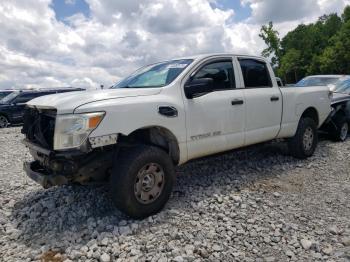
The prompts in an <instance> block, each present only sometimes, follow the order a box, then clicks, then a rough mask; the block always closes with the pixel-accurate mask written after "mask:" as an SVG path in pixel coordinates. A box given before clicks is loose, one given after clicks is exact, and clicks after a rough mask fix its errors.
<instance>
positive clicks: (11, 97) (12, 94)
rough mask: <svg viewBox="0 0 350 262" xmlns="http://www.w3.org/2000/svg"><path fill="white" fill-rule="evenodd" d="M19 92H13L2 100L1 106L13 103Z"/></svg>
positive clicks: (0, 101)
mask: <svg viewBox="0 0 350 262" xmlns="http://www.w3.org/2000/svg"><path fill="white" fill-rule="evenodd" d="M18 94H19V92H12V93H11V94H9V95H7V96H5V97H4V98H3V99H1V100H0V104H8V103H10V101H12V100H13V99H14V98H15V97H16V96H17V95H18Z"/></svg>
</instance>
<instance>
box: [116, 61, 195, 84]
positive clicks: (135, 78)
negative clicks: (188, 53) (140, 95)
mask: <svg viewBox="0 0 350 262" xmlns="http://www.w3.org/2000/svg"><path fill="white" fill-rule="evenodd" d="M192 61H193V60H192V59H182V60H172V61H167V62H162V63H158V64H153V65H149V66H146V67H143V68H141V69H139V70H137V71H136V72H135V73H133V74H132V75H131V76H129V77H127V78H125V79H124V80H122V81H120V82H118V83H117V84H115V85H114V86H112V87H111V88H151V87H162V86H166V85H169V84H170V83H171V82H172V81H174V79H175V78H176V77H178V75H180V74H181V72H182V71H183V70H185V68H186V67H187V66H188V65H189V64H191V63H192Z"/></svg>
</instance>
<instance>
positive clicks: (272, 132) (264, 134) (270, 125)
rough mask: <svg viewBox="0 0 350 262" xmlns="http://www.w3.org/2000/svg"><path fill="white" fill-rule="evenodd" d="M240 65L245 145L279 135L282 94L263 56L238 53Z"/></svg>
mask: <svg viewBox="0 0 350 262" xmlns="http://www.w3.org/2000/svg"><path fill="white" fill-rule="evenodd" d="M238 64H239V66H240V69H241V77H242V84H244V97H245V100H246V114H245V130H246V133H245V145H250V144H255V143H259V142H264V141H268V140H271V139H274V138H276V136H277V135H278V132H279V130H280V124H281V117H282V95H281V92H280V90H279V88H278V87H277V86H273V83H272V79H271V75H272V73H273V72H272V71H270V70H272V69H271V68H270V67H269V66H268V65H267V64H266V62H265V61H264V60H260V59H254V58H244V57H238Z"/></svg>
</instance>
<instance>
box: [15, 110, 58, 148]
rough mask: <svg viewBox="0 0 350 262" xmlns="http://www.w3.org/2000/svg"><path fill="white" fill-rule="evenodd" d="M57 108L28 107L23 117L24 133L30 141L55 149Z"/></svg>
mask: <svg viewBox="0 0 350 262" xmlns="http://www.w3.org/2000/svg"><path fill="white" fill-rule="evenodd" d="M56 114H57V111H56V110H55V109H36V108H31V107H27V108H26V109H25V112H24V117H23V120H24V121H23V128H22V133H23V134H24V135H25V137H26V139H28V140H29V141H30V142H32V143H34V144H36V145H39V146H41V147H43V148H46V149H50V150H52V149H53V139H54V132H55V121H56Z"/></svg>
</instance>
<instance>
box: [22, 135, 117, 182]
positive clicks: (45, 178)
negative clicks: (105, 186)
mask: <svg viewBox="0 0 350 262" xmlns="http://www.w3.org/2000/svg"><path fill="white" fill-rule="evenodd" d="M23 143H24V144H25V145H26V146H27V147H28V149H29V152H30V154H31V155H32V156H33V158H34V161H33V162H25V163H24V166H23V168H24V171H25V172H26V174H27V176H28V177H30V178H31V179H33V180H34V181H35V182H37V183H39V184H40V185H42V186H43V187H44V188H49V187H52V186H60V185H65V184H70V183H80V184H89V183H101V182H103V181H106V179H107V177H108V175H109V172H110V170H111V167H112V164H113V158H114V148H113V147H111V148H109V149H105V150H93V151H90V152H89V153H85V152H82V151H79V150H70V151H67V152H55V151H52V150H47V149H44V148H42V147H40V146H38V145H35V144H33V143H31V142H30V141H28V140H26V139H25V140H23Z"/></svg>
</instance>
